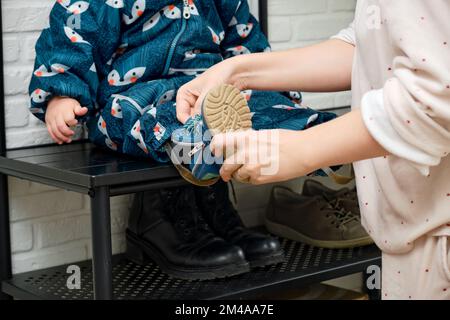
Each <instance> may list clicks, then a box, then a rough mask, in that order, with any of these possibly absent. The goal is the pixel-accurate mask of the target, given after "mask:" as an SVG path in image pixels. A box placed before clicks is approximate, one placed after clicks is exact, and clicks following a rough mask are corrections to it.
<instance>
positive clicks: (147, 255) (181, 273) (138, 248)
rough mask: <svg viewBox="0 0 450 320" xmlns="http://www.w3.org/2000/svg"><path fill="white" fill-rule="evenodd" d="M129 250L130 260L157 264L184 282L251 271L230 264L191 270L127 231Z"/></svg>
mask: <svg viewBox="0 0 450 320" xmlns="http://www.w3.org/2000/svg"><path fill="white" fill-rule="evenodd" d="M126 239H127V250H126V253H125V256H126V257H127V259H128V260H130V261H132V262H134V263H136V264H138V265H145V264H148V263H149V262H150V261H153V262H155V263H156V264H157V265H158V267H159V268H160V269H161V270H162V271H163V272H164V273H166V274H167V275H169V276H170V277H172V278H176V279H182V280H213V279H221V278H229V277H233V276H236V275H240V274H243V273H247V272H249V271H250V266H249V264H248V263H247V262H246V263H243V264H235V263H233V264H229V265H224V266H220V267H209V268H208V267H199V268H189V267H185V266H180V265H177V264H174V263H171V262H170V261H168V260H167V258H166V257H165V256H164V254H162V253H161V251H160V250H159V249H158V248H156V247H155V246H153V245H152V244H150V243H148V242H142V241H140V240H139V239H138V237H137V236H136V235H135V234H133V233H131V232H129V231H128V230H127V233H126Z"/></svg>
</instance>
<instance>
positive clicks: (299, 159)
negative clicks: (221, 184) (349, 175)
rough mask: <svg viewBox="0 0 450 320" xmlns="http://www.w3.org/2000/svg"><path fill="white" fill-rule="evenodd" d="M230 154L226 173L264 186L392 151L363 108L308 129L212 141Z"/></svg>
mask: <svg viewBox="0 0 450 320" xmlns="http://www.w3.org/2000/svg"><path fill="white" fill-rule="evenodd" d="M211 150H212V151H213V152H214V153H215V154H216V155H218V156H220V155H223V156H224V158H225V161H224V165H223V166H222V169H221V176H222V178H223V179H224V180H225V181H229V180H230V179H231V178H232V177H234V178H236V179H237V180H240V181H243V182H250V183H253V184H264V183H270V182H277V181H284V180H289V179H293V178H297V177H301V176H304V175H306V174H308V173H311V172H313V171H315V170H318V169H320V168H326V167H331V166H335V165H340V164H345V163H351V162H355V161H360V160H365V159H371V158H377V157H381V156H386V155H388V154H389V152H387V151H386V150H385V149H384V148H383V147H382V146H381V145H380V144H379V143H378V142H377V141H376V140H375V139H374V138H373V137H372V136H371V134H370V133H369V131H368V130H367V128H366V126H365V124H364V122H363V119H362V116H361V110H360V109H356V110H353V111H352V112H350V113H348V114H345V115H343V116H341V117H338V118H337V119H334V120H331V121H329V122H325V123H322V124H320V125H317V126H314V127H312V128H309V129H307V130H304V131H290V130H264V131H244V132H235V133H225V134H220V135H217V136H215V137H214V138H213V140H212V142H211Z"/></svg>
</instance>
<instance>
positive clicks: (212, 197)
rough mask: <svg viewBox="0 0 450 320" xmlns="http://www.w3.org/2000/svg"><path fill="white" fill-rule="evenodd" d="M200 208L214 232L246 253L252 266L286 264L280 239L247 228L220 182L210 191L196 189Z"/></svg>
mask: <svg viewBox="0 0 450 320" xmlns="http://www.w3.org/2000/svg"><path fill="white" fill-rule="evenodd" d="M195 194H196V196H197V205H198V206H199V208H200V210H201V212H202V214H203V218H204V219H205V220H206V222H207V223H208V225H209V226H210V228H211V229H212V230H213V231H214V233H215V234H216V235H218V236H220V237H222V238H224V239H225V240H227V241H228V242H229V243H231V244H234V245H237V246H239V247H241V248H242V250H244V254H245V258H246V259H247V261H248V262H250V267H262V266H266V265H271V264H277V263H280V262H283V261H284V254H283V250H282V249H281V246H280V243H279V241H278V240H277V239H275V238H273V237H271V236H268V235H264V234H262V233H259V232H256V231H253V230H250V229H247V228H246V227H245V226H244V224H243V222H242V220H241V218H240V217H239V214H238V213H237V211H236V210H235V209H234V207H233V205H232V203H231V202H230V199H229V195H228V186H227V184H226V183H225V182H223V181H220V182H218V183H216V184H215V185H213V186H210V187H207V188H201V187H195Z"/></svg>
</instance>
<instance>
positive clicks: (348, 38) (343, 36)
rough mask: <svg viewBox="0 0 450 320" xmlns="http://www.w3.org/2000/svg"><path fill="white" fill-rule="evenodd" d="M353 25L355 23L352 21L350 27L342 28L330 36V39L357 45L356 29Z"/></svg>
mask: <svg viewBox="0 0 450 320" xmlns="http://www.w3.org/2000/svg"><path fill="white" fill-rule="evenodd" d="M353 26H354V23H353V22H352V23H351V24H350V26H349V27H348V28H346V29H343V30H341V31H340V32H339V33H338V34H336V35H334V36H332V37H330V39H337V40H342V41H344V42H347V43H349V44H351V45H353V46H355V45H356V36H355V29H354V28H353Z"/></svg>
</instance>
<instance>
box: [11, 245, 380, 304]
mask: <svg viewBox="0 0 450 320" xmlns="http://www.w3.org/2000/svg"><path fill="white" fill-rule="evenodd" d="M282 245H283V248H284V250H285V253H286V262H284V263H282V264H278V265H276V266H269V267H265V268H257V269H254V270H252V271H251V272H250V273H247V274H244V275H240V276H235V277H233V278H228V279H218V280H213V281H183V280H177V279H172V278H170V277H169V276H167V275H166V274H164V273H162V272H161V271H160V269H159V268H158V266H156V265H155V264H149V265H146V266H138V265H136V264H134V263H132V262H129V261H128V260H126V259H125V258H124V257H123V256H116V257H114V260H115V262H114V267H113V274H114V295H115V298H116V299H171V300H172V299H174V300H176V299H218V298H257V297H258V296H259V295H262V294H267V292H271V291H276V290H282V289H283V288H293V287H295V286H301V285H306V284H310V283H313V282H318V281H325V280H328V279H331V278H334V277H338V276H343V275H346V274H351V273H355V272H358V271H363V270H364V269H365V268H366V267H367V266H368V265H372V264H379V263H380V253H379V251H378V249H377V248H376V247H375V246H368V247H361V248H355V249H345V250H328V249H322V248H314V247H310V246H307V245H305V244H302V243H297V242H293V241H290V240H282ZM77 265H79V266H80V268H81V275H82V277H81V290H69V289H67V286H66V281H67V278H68V276H69V275H68V274H67V273H66V269H67V266H60V267H55V268H50V269H46V270H39V271H35V272H28V273H24V274H20V275H16V276H15V277H14V278H13V279H12V280H9V281H7V282H5V283H4V290H5V291H6V292H7V293H8V294H10V295H13V296H15V297H17V298H22V299H23V298H26V299H29V298H34V299H36V298H38V299H92V298H93V296H92V273H91V262H90V261H85V262H81V263H79V264H77Z"/></svg>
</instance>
